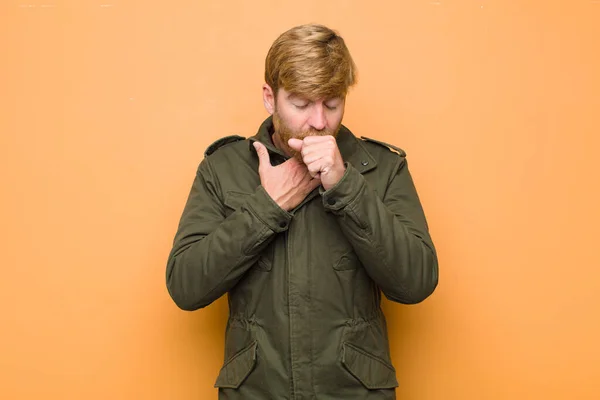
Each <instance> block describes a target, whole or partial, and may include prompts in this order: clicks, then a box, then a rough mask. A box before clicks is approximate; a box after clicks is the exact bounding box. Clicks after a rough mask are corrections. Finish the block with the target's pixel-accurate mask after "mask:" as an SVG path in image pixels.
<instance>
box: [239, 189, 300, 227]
mask: <svg viewBox="0 0 600 400" xmlns="http://www.w3.org/2000/svg"><path fill="white" fill-rule="evenodd" d="M246 206H247V207H248V209H249V211H250V212H251V213H252V214H254V215H255V216H256V217H257V218H258V219H260V220H261V221H262V222H263V223H264V224H265V225H267V226H268V227H269V228H270V229H271V230H272V231H273V232H283V231H285V230H287V229H288V227H289V225H290V221H291V220H292V217H293V216H292V214H290V213H288V212H287V211H285V210H284V209H283V208H281V207H279V205H278V204H277V203H275V201H274V200H273V199H272V198H271V196H269V194H268V193H267V192H266V191H265V189H264V188H263V187H262V186H259V187H258V189H256V192H254V195H252V196H249V198H248V201H247V202H246Z"/></svg>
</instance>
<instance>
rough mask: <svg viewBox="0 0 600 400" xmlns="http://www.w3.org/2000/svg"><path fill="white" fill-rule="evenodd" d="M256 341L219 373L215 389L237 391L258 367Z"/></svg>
mask: <svg viewBox="0 0 600 400" xmlns="http://www.w3.org/2000/svg"><path fill="white" fill-rule="evenodd" d="M257 348H258V344H257V342H256V341H253V342H252V343H250V345H249V346H247V347H245V348H243V349H242V350H240V351H239V352H238V353H236V354H234V355H233V356H232V357H231V358H230V359H229V360H227V361H226V362H225V364H224V365H223V368H221V371H220V372H219V376H218V377H217V381H216V382H215V387H217V388H232V389H237V388H239V387H240V385H241V384H242V382H244V380H245V379H246V378H247V377H248V375H250V372H252V370H253V369H254V367H255V366H256V353H257Z"/></svg>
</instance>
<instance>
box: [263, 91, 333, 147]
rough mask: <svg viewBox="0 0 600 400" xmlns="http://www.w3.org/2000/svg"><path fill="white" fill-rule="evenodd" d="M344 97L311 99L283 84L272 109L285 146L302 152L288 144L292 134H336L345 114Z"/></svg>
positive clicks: (282, 143)
mask: <svg viewBox="0 0 600 400" xmlns="http://www.w3.org/2000/svg"><path fill="white" fill-rule="evenodd" d="M344 107H345V99H344V98H342V97H333V98H326V99H319V100H309V99H308V98H306V97H302V96H298V95H294V94H291V93H289V92H288V91H286V90H285V89H282V88H280V89H279V91H278V93H277V101H276V103H275V109H274V112H273V126H274V128H275V134H277V135H278V136H279V138H280V139H281V145H282V146H283V147H284V150H285V151H286V152H287V153H288V154H290V155H291V156H293V157H296V158H298V157H300V155H299V154H297V152H296V151H295V150H293V149H291V148H290V147H289V145H288V140H289V139H291V138H295V139H304V138H305V137H307V136H317V135H318V136H327V135H331V136H337V133H338V131H339V129H340V126H341V124H342V118H343V116H344Z"/></svg>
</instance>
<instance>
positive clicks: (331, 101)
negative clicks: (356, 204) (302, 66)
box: [254, 84, 345, 210]
mask: <svg viewBox="0 0 600 400" xmlns="http://www.w3.org/2000/svg"><path fill="white" fill-rule="evenodd" d="M263 101H264V105H265V108H266V109H267V111H268V112H269V113H270V114H272V115H273V125H274V128H275V132H274V133H273V143H274V144H275V146H276V147H278V148H279V149H281V150H282V151H283V152H284V153H285V154H287V155H288V156H290V157H291V158H290V159H289V160H287V161H286V162H284V163H283V164H281V165H279V166H276V167H273V166H272V165H271V163H270V160H269V154H268V152H267V150H266V148H265V147H264V146H263V145H262V144H260V143H258V142H255V143H254V147H255V148H256V151H257V153H258V156H259V163H260V164H259V175H260V179H261V184H262V186H263V187H264V188H265V190H266V192H267V193H268V194H269V196H271V198H273V200H274V201H275V202H276V203H277V204H278V205H279V206H280V207H281V208H283V209H284V210H290V209H292V208H294V207H295V206H297V205H298V204H300V203H301V202H302V200H303V199H304V198H305V197H306V196H307V195H308V194H309V193H310V192H311V191H312V190H314V189H315V188H316V187H318V186H319V185H322V186H323V188H324V189H325V190H328V189H330V188H332V187H333V186H335V184H337V183H338V182H339V180H340V179H341V178H342V176H343V175H344V173H345V167H344V161H343V159H342V156H341V154H340V151H339V149H338V146H337V142H336V140H335V137H336V135H337V133H338V131H339V129H340V126H341V123H342V118H343V116H344V108H345V99H344V98H342V97H334V98H327V99H317V100H311V99H309V98H307V97H304V96H299V95H295V94H292V93H289V92H288V91H286V90H285V89H283V88H280V89H279V90H278V92H277V94H276V95H275V94H274V93H273V90H272V89H271V87H270V86H269V85H267V84H265V85H264V86H263Z"/></svg>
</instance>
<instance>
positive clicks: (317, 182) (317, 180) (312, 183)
mask: <svg viewBox="0 0 600 400" xmlns="http://www.w3.org/2000/svg"><path fill="white" fill-rule="evenodd" d="M319 186H321V178H315V179H311V180H310V181H309V182H308V192H309V193H310V192H312V191H313V190H315V189H316V188H318V187H319Z"/></svg>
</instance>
